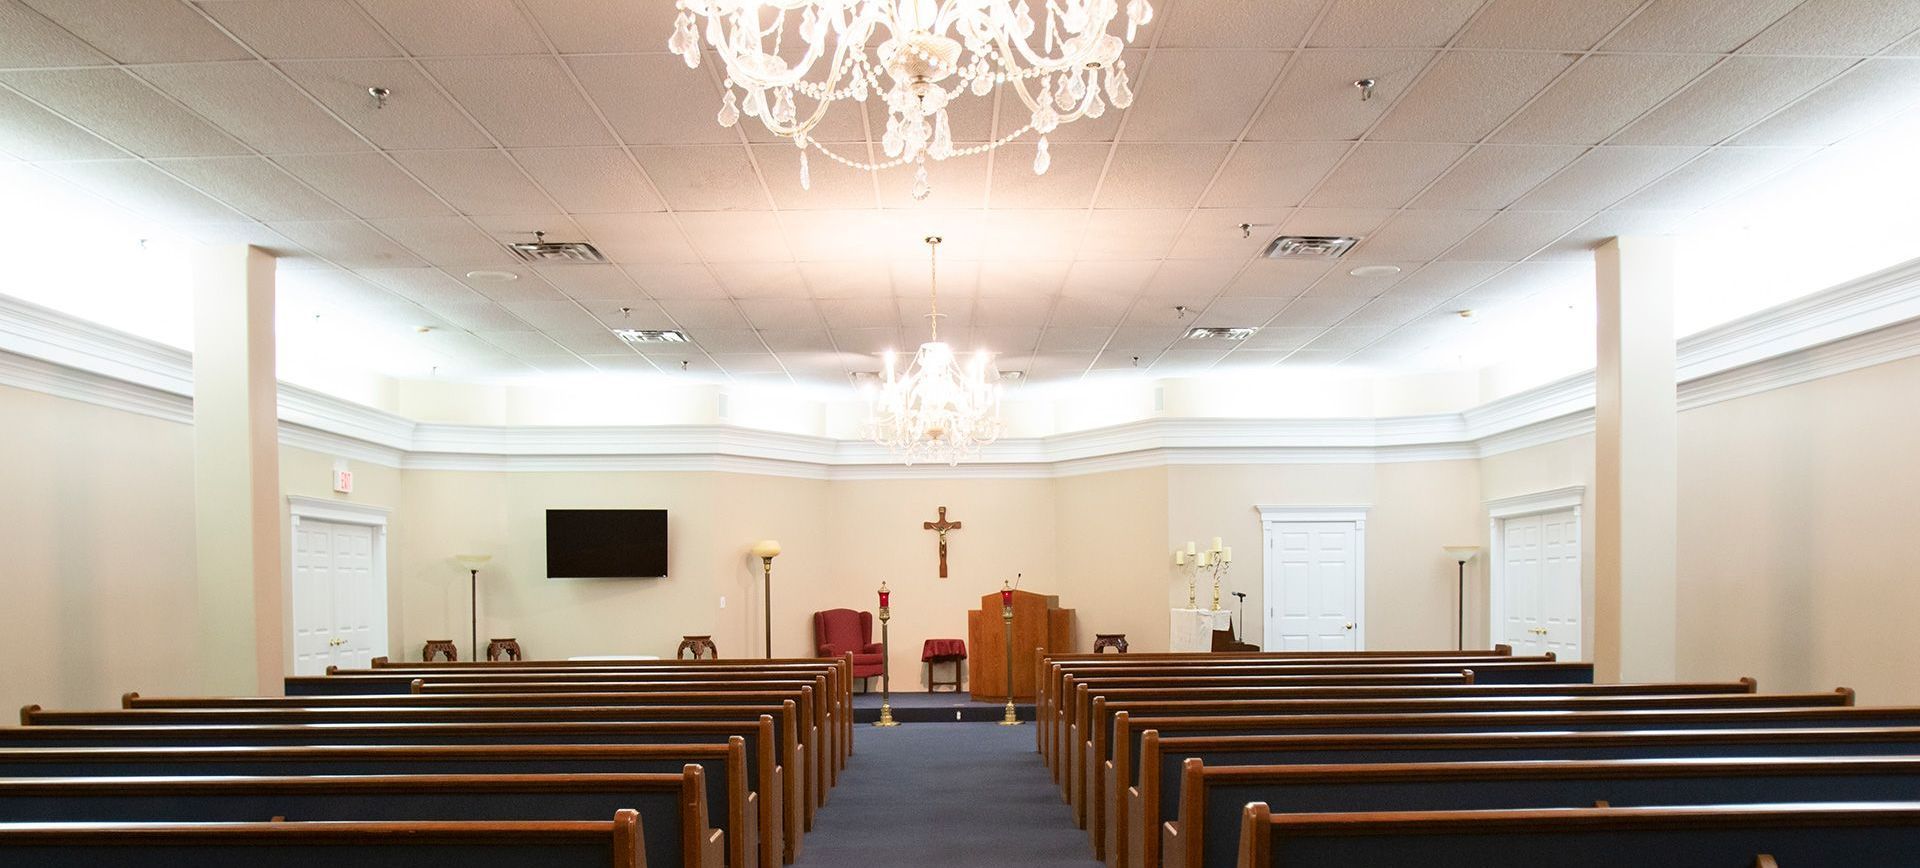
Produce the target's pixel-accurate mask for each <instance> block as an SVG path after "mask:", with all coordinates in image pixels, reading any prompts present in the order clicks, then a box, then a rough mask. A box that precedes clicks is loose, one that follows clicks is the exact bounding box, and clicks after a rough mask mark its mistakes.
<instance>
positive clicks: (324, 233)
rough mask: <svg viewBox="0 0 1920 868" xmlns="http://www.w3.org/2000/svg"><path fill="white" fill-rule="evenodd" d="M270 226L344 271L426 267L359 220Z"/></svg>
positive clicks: (399, 246) (404, 249)
mask: <svg viewBox="0 0 1920 868" xmlns="http://www.w3.org/2000/svg"><path fill="white" fill-rule="evenodd" d="M268 225H270V226H271V227H272V228H273V230H274V231H275V232H278V233H280V234H282V235H285V236H287V238H288V239H290V240H292V241H293V243H295V244H298V245H300V246H301V247H304V248H306V249H307V250H309V251H311V252H312V253H313V255H315V256H318V257H322V258H324V259H328V260H331V261H332V262H333V263H335V264H337V265H339V266H341V267H343V268H402V267H407V266H420V265H425V264H426V263H425V262H423V261H422V260H421V259H420V257H418V256H415V255H413V253H412V252H410V251H408V250H407V249H406V248H405V247H403V246H401V245H399V244H397V243H395V242H394V241H392V240H390V239H388V238H387V237H386V236H384V235H381V234H380V233H378V232H375V231H374V230H373V228H372V227H370V226H368V225H367V224H365V223H361V222H359V221H357V220H325V221H316V222H277V223H271V224H268Z"/></svg>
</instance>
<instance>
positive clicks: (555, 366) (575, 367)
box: [518, 354, 597, 374]
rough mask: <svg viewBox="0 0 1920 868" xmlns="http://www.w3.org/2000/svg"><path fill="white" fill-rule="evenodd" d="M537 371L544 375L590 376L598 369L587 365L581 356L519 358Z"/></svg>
mask: <svg viewBox="0 0 1920 868" xmlns="http://www.w3.org/2000/svg"><path fill="white" fill-rule="evenodd" d="M518 358H519V359H520V361H522V362H525V363H527V365H528V366H530V367H532V368H533V369H534V370H535V371H538V372H540V373H543V374H590V373H593V372H594V371H595V370H597V369H596V368H594V367H593V366H592V365H590V364H587V363H586V362H585V361H584V360H582V359H581V358H580V357H579V356H576V355H572V354H566V355H532V354H529V355H524V356H519V357H518Z"/></svg>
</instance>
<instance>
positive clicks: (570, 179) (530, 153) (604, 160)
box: [513, 148, 665, 213]
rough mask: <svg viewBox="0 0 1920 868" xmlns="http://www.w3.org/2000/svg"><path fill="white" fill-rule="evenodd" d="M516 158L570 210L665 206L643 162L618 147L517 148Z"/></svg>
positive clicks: (615, 209)
mask: <svg viewBox="0 0 1920 868" xmlns="http://www.w3.org/2000/svg"><path fill="white" fill-rule="evenodd" d="M513 158H514V160H515V161H516V162H518V163H519V164H520V167H521V168H522V169H525V170H526V173H527V174H528V175H530V176H532V177H533V180H534V182H535V183H538V184H539V185H540V187H541V189H543V190H545V191H546V192H547V195H549V196H551V197H553V199H554V201H556V202H558V203H559V205H560V207H561V208H563V209H565V210H567V211H569V212H574V213H614V212H622V211H659V210H661V209H662V208H664V207H665V205H664V203H662V202H661V201H660V197H659V196H657V195H655V194H654V192H653V188H652V186H651V185H649V184H648V183H647V180H646V177H645V176H644V175H642V174H641V173H640V168H639V166H637V165H635V164H634V162H633V160H631V159H629V158H628V157H627V153H626V151H624V150H621V149H619V148H538V149H533V150H522V151H514V152H513Z"/></svg>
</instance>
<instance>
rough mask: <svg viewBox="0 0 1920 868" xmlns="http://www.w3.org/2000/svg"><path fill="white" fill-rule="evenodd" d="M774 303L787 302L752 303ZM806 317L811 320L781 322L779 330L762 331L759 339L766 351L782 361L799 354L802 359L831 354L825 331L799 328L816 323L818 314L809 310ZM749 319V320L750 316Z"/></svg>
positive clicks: (831, 348)
mask: <svg viewBox="0 0 1920 868" xmlns="http://www.w3.org/2000/svg"><path fill="white" fill-rule="evenodd" d="M776 303H777V304H786V303H787V302H765V301H762V302H753V304H776ZM743 306H744V305H743ZM807 316H809V317H811V319H803V320H792V321H783V324H782V325H781V326H780V327H779V328H766V329H762V330H761V332H760V339H761V340H762V341H765V342H766V345H767V348H768V349H770V350H772V351H774V352H776V353H779V354H781V357H782V358H783V359H784V358H787V357H788V356H790V355H793V354H799V355H800V356H801V357H802V358H803V359H804V357H806V356H808V355H811V354H816V353H818V354H831V353H832V352H833V350H834V347H833V337H832V336H831V335H830V334H828V333H827V330H826V329H824V328H806V327H802V326H801V323H804V322H818V321H819V319H820V317H819V314H817V313H815V312H813V311H812V310H811V309H809V311H808V314H807ZM749 317H750V318H751V314H750V315H749ZM787 361H788V364H789V366H791V365H793V364H794V363H795V361H794V360H793V359H787Z"/></svg>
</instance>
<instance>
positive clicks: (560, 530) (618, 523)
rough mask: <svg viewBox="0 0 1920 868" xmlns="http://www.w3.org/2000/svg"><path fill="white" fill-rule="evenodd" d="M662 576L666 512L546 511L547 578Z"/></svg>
mask: <svg viewBox="0 0 1920 868" xmlns="http://www.w3.org/2000/svg"><path fill="white" fill-rule="evenodd" d="M666 574H667V511H666V510H664V509H549V510H547V578H549V579H657V578H663V577H665V576H666Z"/></svg>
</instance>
